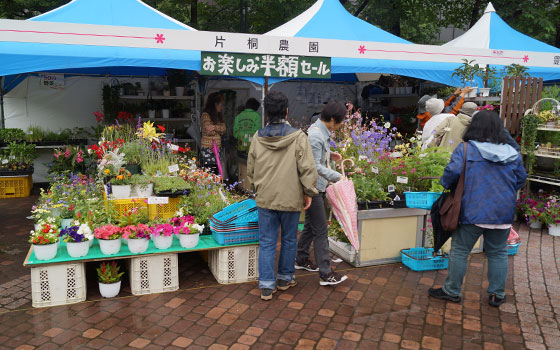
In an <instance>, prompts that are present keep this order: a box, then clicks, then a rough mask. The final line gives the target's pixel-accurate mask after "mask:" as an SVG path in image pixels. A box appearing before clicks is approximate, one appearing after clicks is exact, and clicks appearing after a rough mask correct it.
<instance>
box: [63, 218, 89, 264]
mask: <svg viewBox="0 0 560 350" xmlns="http://www.w3.org/2000/svg"><path fill="white" fill-rule="evenodd" d="M79 231H80V226H77V225H76V226H68V227H67V228H65V229H63V230H62V231H60V235H61V236H62V237H63V240H64V242H66V249H67V251H68V255H70V256H71V257H73V258H80V257H82V256H86V255H87V253H88V251H89V239H88V237H86V235H85V234H84V233H83V231H82V232H79ZM90 232H91V231H90Z"/></svg>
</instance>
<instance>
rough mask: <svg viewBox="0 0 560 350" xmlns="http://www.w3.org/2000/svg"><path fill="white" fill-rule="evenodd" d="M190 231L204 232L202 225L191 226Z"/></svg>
mask: <svg viewBox="0 0 560 350" xmlns="http://www.w3.org/2000/svg"><path fill="white" fill-rule="evenodd" d="M191 229H193V230H195V231H198V232H202V231H203V230H204V225H199V224H192V225H191Z"/></svg>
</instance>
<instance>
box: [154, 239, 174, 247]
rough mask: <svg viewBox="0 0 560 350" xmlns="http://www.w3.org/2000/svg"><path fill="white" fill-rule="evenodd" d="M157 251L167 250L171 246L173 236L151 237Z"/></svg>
mask: <svg viewBox="0 0 560 350" xmlns="http://www.w3.org/2000/svg"><path fill="white" fill-rule="evenodd" d="M152 240H153V241H154V246H155V247H156V248H157V249H168V248H169V247H171V244H173V236H152Z"/></svg>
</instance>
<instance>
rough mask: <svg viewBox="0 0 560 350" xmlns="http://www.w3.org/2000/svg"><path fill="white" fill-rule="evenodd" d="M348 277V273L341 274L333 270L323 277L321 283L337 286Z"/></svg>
mask: <svg viewBox="0 0 560 350" xmlns="http://www.w3.org/2000/svg"><path fill="white" fill-rule="evenodd" d="M347 278H348V276H346V275H344V276H341V275H339V274H338V273H336V272H334V271H331V273H329V274H328V275H326V276H324V277H321V281H319V284H320V285H322V286H335V285H337V284H339V283H342V282H344V281H346V279H347Z"/></svg>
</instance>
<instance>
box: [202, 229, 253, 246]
mask: <svg viewBox="0 0 560 350" xmlns="http://www.w3.org/2000/svg"><path fill="white" fill-rule="evenodd" d="M212 237H214V239H215V240H216V242H218V244H221V245H231V244H239V243H249V242H258V241H259V230H258V229H257V230H252V231H249V230H248V231H234V232H217V231H215V230H212Z"/></svg>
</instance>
